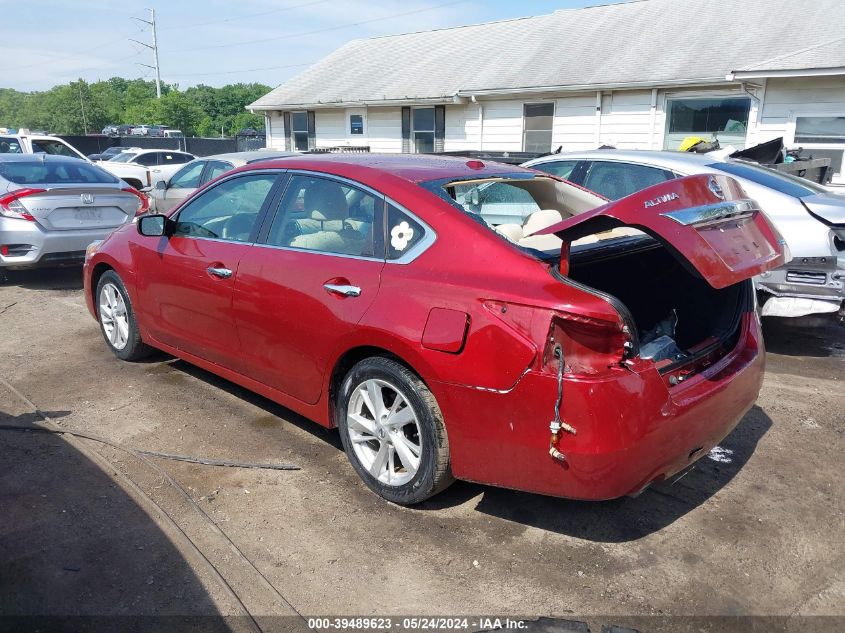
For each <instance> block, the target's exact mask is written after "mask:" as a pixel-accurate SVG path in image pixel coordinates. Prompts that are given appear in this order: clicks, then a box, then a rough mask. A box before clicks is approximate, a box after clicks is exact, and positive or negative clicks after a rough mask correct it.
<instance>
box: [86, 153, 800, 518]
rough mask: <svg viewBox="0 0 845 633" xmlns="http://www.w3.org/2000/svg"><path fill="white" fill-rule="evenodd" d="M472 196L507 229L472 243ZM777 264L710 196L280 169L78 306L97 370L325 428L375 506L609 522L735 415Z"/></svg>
mask: <svg viewBox="0 0 845 633" xmlns="http://www.w3.org/2000/svg"><path fill="white" fill-rule="evenodd" d="M493 186H495V187H498V188H500V189H501V190H502V191H503V192H507V193H508V195H512V199H514V200H518V201H519V205H517V207H515V208H519V209H522V211H521V213H523V212H524V213H525V217H524V219H522V221H518V222H514V223H511V224H506V225H500V226H496V227H494V226H491V225H490V224H489V223H488V222H486V221H485V209H484V208H479V204H478V203H479V200H480V199H481V198H483V199H485V200H488V201H489V200H495V199H496V198H497V196H493V195H488V194H489V193H490V192H489V191H487V189H488V188H490V187H493ZM479 192H481V193H482V194H483V195H481V196H480V195H479ZM506 198H507V196H499V199H506ZM491 204H492V203H491ZM481 207H483V205H481ZM501 208H502V207H501V205H499V207H498V208H497V211H501ZM538 229H539V230H538ZM782 244H783V242H782V240H781V238H780V236H779V235H778V234H777V233H776V232H775V230H774V229H773V228H772V226H771V225H770V224H769V222H768V221H767V220H766V218H765V216H764V215H763V214H762V213H761V212H760V210H759V209H758V207H757V206H756V204H755V203H754V202H753V201H752V200H748V199H747V198H746V196H745V194H744V192H743V191H742V189H741V188H740V186H739V185H738V184H737V183H736V182H735V181H734V180H731V179H730V178H728V177H725V176H709V175H699V176H691V177H689V178H681V179H677V180H672V181H669V182H666V183H663V184H660V185H657V186H655V187H652V188H650V189H646V190H644V191H642V192H640V193H637V194H634V195H632V196H629V197H627V198H624V199H622V200H619V201H618V202H615V203H612V204H606V201H605V200H604V199H602V198H599V197H597V196H596V195H594V194H591V193H590V192H587V191H585V190H583V189H580V188H579V187H577V186H575V185H571V184H569V183H567V182H565V181H562V180H560V179H558V178H556V177H554V176H550V175H548V174H543V173H540V172H534V171H531V170H527V169H522V168H517V167H511V166H507V165H500V164H495V163H491V164H484V163H481V162H480V161H473V160H470V161H464V160H460V159H446V158H434V157H422V156H402V155H396V156H378V155H369V156H360V155H359V156H343V155H325V156H313V157H312V156H307V157H306V156H303V157H302V158H288V159H286V160H285V161H283V162H282V161H279V162H266V163H262V164H254V165H249V166H247V167H244V168H241V169H237V170H235V171H232V172H229V173H227V174H226V175H224V176H222V177H221V178H219V179H217V180H216V181H213V182H211V183H209V184H208V185H207V186H205V187H203V188H202V189H200V190H198V191H197V192H196V193H195V194H194V195H193V196H191V197H190V198H188V199H187V200H186V201H185V202H184V203H183V204H181V205H180V206H179V207H177V208H176V209H175V210H174V211H173V212H172V213H170V214H169V215H167V216H164V215H149V216H145V217H142V218H141V219H140V220H139V221H138V223H137V225H136V226H132V225H129V226H126V227H122V228H120V229H118V230H116V231H115V232H114V233H112V234H111V235H110V236H109V237H108V238H107V239H106V240H105V241H104V242H102V243H99V244H94V245H92V247H91V248H89V252H88V256H87V258H86V264H85V294H86V298H87V301H88V306H89V309H90V310H91V313H92V314H93V315H94V317H95V318H96V319H97V320H98V321H99V323H100V327H101V329H102V332H103V335H104V337H105V339H106V342H107V343H108V345H109V346H110V347H111V349H112V351H113V352H114V353H115V354H116V355H117V356H118V357H119V358H122V359H125V360H135V359H138V358H140V357H141V356H143V355H144V354H146V353H148V352H149V351H150V349H151V348H157V349H160V350H164V351H166V352H168V353H170V354H173V355H175V356H178V357H180V358H182V359H185V360H186V361H188V362H190V363H193V364H196V365H198V366H200V367H203V368H205V369H207V370H209V371H211V372H214V373H215V374H218V375H220V376H222V377H224V378H226V379H228V380H231V381H233V382H235V383H238V384H239V385H242V386H244V387H246V388H248V389H251V390H253V391H255V392H257V393H260V394H262V395H263V396H266V397H268V398H270V399H272V400H274V401H276V402H278V403H280V404H282V405H285V406H287V407H289V408H291V409H293V410H294V411H297V412H299V413H301V414H303V415H305V416H307V417H309V418H311V419H313V420H315V421H316V422H317V423H319V424H322V425H324V426H327V427H335V426H336V427H338V429H339V431H340V436H341V438H342V441H343V445H344V447H345V449H346V453H347V455H348V457H349V461H350V462H351V463H352V466H353V467H354V468H355V470H356V471H357V472H358V474H359V475H360V476H361V478H362V479H363V480H364V481H365V482H366V484H367V485H368V486H369V487H370V488H371V489H372V490H374V491H375V492H376V493H378V494H380V495H381V496H383V497H384V498H386V499H389V500H390V501H394V502H397V503H402V504H413V503H418V502H420V501H422V500H424V499H427V498H428V497H430V496H432V495H434V494H435V493H437V492H438V491H440V490H442V489H443V488H445V487H446V486H447V485H449V483H451V482H452V481H453V479H454V478H458V479H464V480H470V481H477V482H484V483H489V484H494V485H497V486H505V487H508V488H515V489H519V490H528V491H532V492H538V493H543V494H550V495H558V496H562V497H571V498H577V499H609V498H614V497H619V496H622V495H626V494H630V493H634V492H637V491H639V490H641V489H642V488H643V487H645V486H647V485H648V484H649V483H651V482H653V481H655V480H660V479H663V478H666V477H668V476H670V475H672V474H674V473H676V472H679V471H680V470H682V469H684V468H686V467H687V466H688V465H689V464H691V463H692V462H693V461H695V460H696V459H697V458H699V457H701V456H702V455H704V454H706V453H707V451H709V450H710V449H711V448H712V447H713V446H714V445H716V444H717V443H718V442H719V441H720V440H721V439H722V438H723V437H725V435H727V434H728V433H729V432H730V430H731V429H732V428H733V427H734V425H736V424H737V422H738V421H739V420H740V418H742V416H743V414H744V413H745V412H746V411H747V410H748V409H749V407H751V405H752V404H753V403H754V400H755V399H756V397H757V394H758V391H759V389H760V383H761V381H762V376H763V343H762V339H761V335H760V327H759V322H758V319H757V318H756V315H755V311H754V294H753V287H752V283H751V277H752V276H754V275H756V274H758V273H760V272H762V271H764V270H767V269H770V268H775V267H777V266H780V265H781V264H783V263H784V261H785V254H784V252H783V246H782Z"/></svg>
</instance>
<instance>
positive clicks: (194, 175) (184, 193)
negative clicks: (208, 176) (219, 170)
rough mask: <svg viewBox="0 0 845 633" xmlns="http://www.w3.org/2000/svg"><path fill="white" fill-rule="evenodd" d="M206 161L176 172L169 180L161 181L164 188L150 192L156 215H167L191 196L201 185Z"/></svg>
mask: <svg viewBox="0 0 845 633" xmlns="http://www.w3.org/2000/svg"><path fill="white" fill-rule="evenodd" d="M207 163H208V161H205V160H197V161H194V162H191V163H188V164H187V165H185V166H184V167H182V169H180V170H179V171H177V172H176V173H175V174H173V176H172V177H171V178H170V180H167V181H161V182H162V183H163V184H164V186H163V187H162V186H160V185H159V186H156V187H154V188H153V190H152V198H153V200H154V201H155V203H154V204H155V210H156V212H157V213H167V212H168V211H170V210H171V209H173V207H175V206H176V205H177V204H179V203H181V202H182V201H183V200H184V199H185V198H187V197H188V196H189V195H191V194H192V193H193V192H194V191H196V189H197V188H198V187H199V186H200V184H201V183H202V174H203V170H204V169H205V166H206V164H207Z"/></svg>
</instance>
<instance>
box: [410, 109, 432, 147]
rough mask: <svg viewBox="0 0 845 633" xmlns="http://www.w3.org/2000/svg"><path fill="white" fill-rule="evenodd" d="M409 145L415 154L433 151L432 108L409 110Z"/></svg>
mask: <svg viewBox="0 0 845 633" xmlns="http://www.w3.org/2000/svg"><path fill="white" fill-rule="evenodd" d="M411 143H412V147H413V148H414V152H416V153H417V154H430V153H431V152H433V151H434V108H414V109H413V110H411Z"/></svg>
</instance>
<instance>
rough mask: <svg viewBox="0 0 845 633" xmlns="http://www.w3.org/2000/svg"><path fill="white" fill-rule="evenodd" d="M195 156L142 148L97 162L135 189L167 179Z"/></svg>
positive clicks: (152, 185) (150, 185) (166, 150)
mask: <svg viewBox="0 0 845 633" xmlns="http://www.w3.org/2000/svg"><path fill="white" fill-rule="evenodd" d="M195 158H196V156H194V155H193V154H188V153H187V152H179V151H174V150H168V149H142V150H134V151H128V152H121V153H120V154H118V155H117V156H115V157H114V158H112V159H111V160H104V161H98V162H97V164H98V165H99V166H100V167H102V168H103V169H105V170H106V171H108V172H110V173H112V174H114V175H115V176H117V177H118V178H120V179H122V180H123V181H124V182H125V183H126V184H128V185H130V186H132V187H135V189H146V188H147V187H154V186H155V184H156V183H157V182H159V181H161V180H168V179H169V178H170V177H171V176H172V175H173V174H175V173H176V172H177V171H179V169H180V168H181V167H182V165H184V164H185V163H187V162H189V161H192V160H194V159H195Z"/></svg>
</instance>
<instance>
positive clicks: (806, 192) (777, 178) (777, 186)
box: [707, 162, 825, 198]
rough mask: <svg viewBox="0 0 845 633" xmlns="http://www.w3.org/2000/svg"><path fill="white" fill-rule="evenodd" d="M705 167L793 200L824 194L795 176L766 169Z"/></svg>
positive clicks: (736, 165) (733, 164)
mask: <svg viewBox="0 0 845 633" xmlns="http://www.w3.org/2000/svg"><path fill="white" fill-rule="evenodd" d="M707 166H708V167H711V168H713V169H718V170H719V171H723V172H725V173H728V174H730V175H731V176H739V177H740V178H747V179H748V180H750V181H751V182H756V183H757V184H758V185H763V186H764V187H768V188H769V189H774V190H775V191H779V192H780V193H785V194H786V195H788V196H792V197H793V198H802V197H804V196H812V195H813V194H816V193H824V191H825V190H824V189H822V188H821V187H817V186H816V185H814V184H813V183H811V182H809V181H808V180H804V179H803V178H798V177H796V176H790V175H788V174H781V173H778V172H776V171H774V170H773V169H767V168H766V167H757V166H755V165H745V164H743V163H738V162H731V163H728V162H725V163H711V164H710V165H707Z"/></svg>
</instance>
